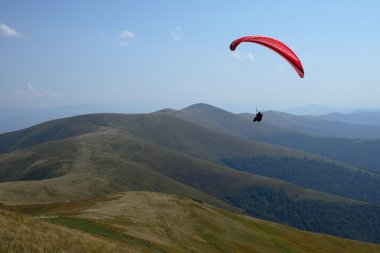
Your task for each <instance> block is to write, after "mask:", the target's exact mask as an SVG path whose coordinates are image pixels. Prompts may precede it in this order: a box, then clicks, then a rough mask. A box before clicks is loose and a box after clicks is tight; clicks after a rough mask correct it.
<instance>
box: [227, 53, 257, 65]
mask: <svg viewBox="0 0 380 253" xmlns="http://www.w3.org/2000/svg"><path fill="white" fill-rule="evenodd" d="M231 57H232V58H235V59H237V60H239V61H248V62H252V63H253V62H255V58H254V57H253V54H252V53H246V54H245V55H241V54H240V53H239V52H236V51H234V52H232V54H231Z"/></svg>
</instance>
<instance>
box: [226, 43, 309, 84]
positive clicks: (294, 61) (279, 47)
mask: <svg viewBox="0 0 380 253" xmlns="http://www.w3.org/2000/svg"><path fill="white" fill-rule="evenodd" d="M242 42H252V43H257V44H260V45H263V46H265V47H268V48H270V49H272V50H273V51H275V52H276V53H278V54H279V55H281V56H282V57H283V58H284V59H285V60H287V61H288V62H289V63H290V64H291V65H292V66H293V68H294V69H295V70H296V71H297V73H298V75H299V76H300V77H301V78H303V77H304V74H305V73H304V70H303V67H302V63H301V61H300V60H299V59H298V57H297V55H296V54H295V53H294V52H293V51H292V50H291V49H290V48H289V47H287V46H286V45H285V44H284V43H282V42H281V41H278V40H275V39H272V38H268V37H264V36H246V37H242V38H239V39H237V40H234V41H233V42H232V43H231V45H230V49H231V51H234V50H235V49H236V47H237V46H238V45H239V44H240V43H242Z"/></svg>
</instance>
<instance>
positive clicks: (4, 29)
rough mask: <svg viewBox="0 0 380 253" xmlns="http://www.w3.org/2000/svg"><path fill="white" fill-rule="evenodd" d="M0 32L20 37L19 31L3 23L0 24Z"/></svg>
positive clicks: (8, 35)
mask: <svg viewBox="0 0 380 253" xmlns="http://www.w3.org/2000/svg"><path fill="white" fill-rule="evenodd" d="M0 34H1V35H3V36H6V37H21V33H19V32H18V31H16V29H14V28H12V27H9V26H7V25H6V24H4V23H1V24H0Z"/></svg>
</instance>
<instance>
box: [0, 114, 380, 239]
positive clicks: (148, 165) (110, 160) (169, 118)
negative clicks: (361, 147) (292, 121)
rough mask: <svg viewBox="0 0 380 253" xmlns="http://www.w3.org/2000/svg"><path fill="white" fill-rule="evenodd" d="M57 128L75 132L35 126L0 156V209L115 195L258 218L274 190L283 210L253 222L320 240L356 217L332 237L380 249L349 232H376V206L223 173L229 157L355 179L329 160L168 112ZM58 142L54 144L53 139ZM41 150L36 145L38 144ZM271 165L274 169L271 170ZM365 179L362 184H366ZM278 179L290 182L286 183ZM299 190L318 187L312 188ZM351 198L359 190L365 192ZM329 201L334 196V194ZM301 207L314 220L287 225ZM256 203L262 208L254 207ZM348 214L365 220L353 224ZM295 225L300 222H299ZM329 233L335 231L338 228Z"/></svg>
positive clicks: (89, 118)
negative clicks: (172, 200)
mask: <svg viewBox="0 0 380 253" xmlns="http://www.w3.org/2000/svg"><path fill="white" fill-rule="evenodd" d="M59 122H60V123H59ZM59 122H58V123H57V122H55V123H54V127H53V128H54V129H56V128H62V129H65V131H66V132H70V133H74V134H71V135H72V136H73V137H70V138H67V136H66V137H64V136H63V135H60V134H57V132H56V131H49V128H47V129H46V125H42V126H44V127H42V128H41V126H40V127H36V128H33V129H34V130H33V133H38V134H37V135H33V134H31V133H29V132H27V133H24V134H25V135H26V136H28V138H24V139H23V140H22V141H20V142H18V145H20V147H21V146H25V145H26V146H27V145H29V146H30V148H25V149H21V150H17V151H14V152H12V153H6V154H2V155H1V156H0V171H1V172H2V173H1V175H2V176H1V180H2V181H3V182H4V183H1V184H0V200H1V201H2V202H5V203H38V202H42V203H46V202H54V201H67V200H74V199H83V198H88V197H93V196H100V195H102V194H105V193H112V192H118V191H126V190H150V191H159V192H167V193H174V194H178V195H185V196H190V197H194V198H197V199H201V200H202V201H205V202H207V203H212V204H214V205H218V206H221V207H225V208H228V205H227V204H226V203H225V202H228V203H229V204H231V205H235V206H236V207H239V208H241V209H243V210H244V211H246V212H249V213H252V214H255V215H257V216H258V215H259V214H260V213H268V212H270V211H271V210H270V209H271V208H269V207H272V206H271V205H272V204H273V203H272V202H273V201H272V199H273V197H277V195H278V192H281V193H283V194H285V196H280V200H281V201H283V202H284V201H285V202H284V205H283V206H284V207H285V208H279V210H278V211H276V212H275V213H274V214H270V215H267V216H260V217H264V218H266V219H271V220H276V221H278V222H283V223H287V224H290V225H293V226H297V227H299V228H302V229H309V230H313V231H322V232H326V233H331V231H330V230H329V229H330V228H329V226H330V225H329V223H328V222H325V223H324V221H327V220H328V219H337V218H340V217H343V218H344V219H353V222H352V223H353V224H354V225H353V226H352V228H351V230H350V231H348V232H346V231H345V230H344V229H340V230H339V229H338V230H334V234H337V235H341V236H346V237H350V238H357V239H359V238H360V239H362V240H369V241H380V238H379V234H380V233H377V231H376V230H374V229H372V227H370V226H368V228H367V229H368V231H366V233H368V234H366V237H365V238H364V239H363V238H362V237H358V235H357V233H356V232H355V230H359V228H361V227H363V225H361V224H366V223H367V222H368V221H371V220H372V221H373V224H374V225H375V226H377V225H378V224H380V223H379V222H380V221H379V219H378V216H379V215H378V214H376V210H377V207H376V206H366V205H362V204H360V203H358V202H353V201H349V200H346V199H343V198H339V197H335V196H332V195H328V194H325V193H322V192H318V191H313V190H308V189H305V188H302V187H298V186H295V185H293V184H289V183H285V182H283V181H279V180H273V179H269V178H265V177H260V176H255V175H253V174H249V173H243V172H239V171H237V170H232V169H229V168H226V167H225V166H224V165H225V164H227V163H226V161H233V160H234V159H236V158H238V159H258V160H257V161H260V159H264V158H265V159H267V161H269V162H272V161H276V159H277V160H278V159H288V160H289V161H290V162H288V165H287V166H288V168H289V169H290V168H292V166H295V165H297V166H298V165H300V164H301V165H302V163H304V164H306V165H302V166H301V169H303V167H304V170H310V172H313V171H312V170H311V169H313V168H312V167H308V164H311V162H314V165H315V164H316V165H318V166H322V167H323V166H326V164H327V165H334V166H336V167H337V168H338V169H339V170H340V171H341V172H347V171H351V172H355V171H358V170H357V169H355V168H346V167H344V166H343V165H340V164H337V163H334V162H332V161H327V160H324V159H321V158H318V157H315V156H312V155H308V154H305V153H301V152H296V151H294V150H290V149H284V148H279V147H276V146H273V145H268V144H264V143H260V142H256V141H251V140H248V139H246V138H243V137H242V136H237V135H232V134H226V133H222V132H220V131H212V130H210V129H206V128H205V127H201V126H199V125H196V124H192V123H189V122H187V121H184V120H183V119H180V118H177V117H175V116H173V115H167V113H165V112H164V113H163V112H160V113H154V114H148V115H121V114H95V115H84V116H79V117H73V118H68V119H62V120H59ZM77 122H79V123H80V125H81V126H82V128H80V129H81V131H82V132H80V131H79V132H75V131H69V130H68V129H71V128H72V127H76V126H77V125H76V123H77ZM86 122H87V124H88V125H86ZM47 124H51V122H48V123H47ZM38 129H40V130H38ZM44 131H48V132H49V133H50V137H48V136H47V135H44V136H45V138H44V139H42V140H41V139H39V138H37V137H36V136H40V135H41V134H42V133H43V132H44ZM80 133H81V134H80ZM60 138H61V140H56V139H60ZM62 138H64V139H62ZM31 140H33V141H31ZM54 140H55V141H54ZM38 143H42V144H39V145H36V144H38ZM17 157H20V160H19V159H18V158H17ZM235 161H236V160H235ZM240 161H241V160H240ZM229 165H230V164H229ZM230 166H233V165H230ZM277 167H279V166H273V168H277ZM239 169H241V168H239ZM264 171H265V168H264ZM271 171H272V169H271ZM285 171H286V170H285ZM289 171H291V172H294V171H295V170H291V169H290V170H289ZM363 173H364V174H365V175H366V176H367V178H369V177H371V176H372V175H371V174H370V173H367V174H366V173H365V172H363ZM296 174H297V173H296ZM307 174H308V173H306V175H307ZM321 178H322V179H323V177H311V179H313V180H314V179H318V180H319V179H321ZM283 179H284V180H289V181H290V179H289V178H286V177H284V178H283ZM293 179H294V178H293ZM301 179H302V180H303V181H304V179H303V178H301ZM5 181H6V182H5ZM311 182H312V183H313V181H311ZM356 182H357V181H356ZM293 183H298V182H293ZM331 185H332V187H330V188H327V189H325V188H321V190H325V191H330V192H333V191H332V190H333V189H335V188H334V187H336V185H338V186H339V184H335V183H334V181H332V183H331ZM305 186H307V187H315V188H317V187H320V186H318V185H317V186H316V185H313V184H311V183H310V184H308V185H305ZM352 188H354V187H352ZM257 189H259V190H262V189H265V190H264V192H263V193H262V195H260V196H259V198H258V199H257V198H255V197H256V196H253V195H249V194H248V195H247V193H250V192H252V191H253V192H255V191H256V190H257ZM354 190H356V191H357V192H360V191H363V190H364V192H365V191H367V188H365V187H364V188H363V187H360V188H358V189H354ZM333 193H335V194H341V192H339V191H337V192H333ZM346 196H348V197H352V196H355V195H353V194H351V195H346ZM365 196H367V195H365ZM374 196H376V195H374ZM360 198H362V199H365V198H364V197H360V196H359V197H358V199H360ZM306 200H308V201H309V202H308V205H311V208H312V210H313V212H312V214H313V215H312V216H309V214H310V213H311V212H309V213H308V212H301V213H299V215H298V217H293V216H292V217H291V218H289V219H288V218H287V216H286V214H287V213H294V212H295V211H296V210H297V209H298V208H299V207H300V205H301V207H302V205H304V203H305V202H302V201H306ZM222 201H225V202H222ZM321 202H322V204H321ZM259 203H263V204H260V205H258V204H259ZM329 203H333V204H334V205H329ZM252 205H253V206H252ZM275 207H276V205H275ZM278 207H279V205H278ZM342 207H343V208H342ZM351 207H354V208H353V209H352V208H351ZM272 209H273V208H272ZM305 210H306V209H305ZM337 210H338V211H337ZM322 211H323V212H322ZM318 213H323V214H324V215H325V216H326V217H321V216H320V215H317V214H318ZM350 213H353V214H356V213H360V214H365V215H367V216H360V215H357V217H355V215H354V216H352V215H351V214H350ZM306 217H307V219H306ZM305 219H306V220H305ZM300 220H305V222H301V223H300V222H299V221H300ZM317 223H318V224H319V223H322V226H319V225H316V224H317ZM334 226H335V227H339V224H335V225H334ZM378 227H380V225H379V226H378ZM347 233H348V234H347Z"/></svg>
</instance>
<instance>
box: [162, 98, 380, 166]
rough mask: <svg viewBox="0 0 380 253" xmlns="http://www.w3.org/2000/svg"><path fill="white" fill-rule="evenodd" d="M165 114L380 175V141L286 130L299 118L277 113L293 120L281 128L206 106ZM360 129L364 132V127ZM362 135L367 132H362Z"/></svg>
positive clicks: (281, 122)
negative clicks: (287, 126) (328, 136)
mask: <svg viewBox="0 0 380 253" xmlns="http://www.w3.org/2000/svg"><path fill="white" fill-rule="evenodd" d="M161 113H167V114H170V115H173V116H176V117H179V118H181V119H184V120H186V121H189V122H192V123H195V124H198V125H201V126H203V127H207V128H209V129H213V130H217V131H224V132H225V133H229V134H235V135H239V136H243V137H246V138H249V139H254V140H258V141H263V142H266V143H270V144H273V145H279V146H283V147H288V148H293V149H297V150H302V151H305V152H308V153H312V154H315V155H318V156H321V157H326V158H329V159H333V160H336V161H340V162H343V163H346V164H349V165H352V166H355V167H358V168H362V169H367V170H371V171H375V172H380V167H379V164H380V154H379V151H380V140H354V139H345V138H327V137H320V136H316V135H312V134H307V133H303V132H300V131H299V130H297V131H296V129H288V128H286V127H285V126H286V125H289V124H292V121H295V122H297V124H300V118H299V117H297V116H293V115H289V114H282V113H274V114H280V115H283V116H284V115H285V116H289V117H285V118H284V117H282V118H280V119H279V120H278V122H277V123H276V124H278V125H272V124H270V123H268V122H267V120H266V116H265V119H264V121H263V122H261V123H260V124H252V115H250V114H245V115H236V114H233V113H230V112H227V111H224V110H221V109H219V108H216V107H213V106H210V105H206V104H196V105H193V106H189V107H187V108H185V109H183V110H181V111H175V112H173V111H169V112H161ZM301 119H302V117H301ZM288 121H290V122H288ZM309 121H310V120H309ZM281 126H282V127H281ZM357 127H359V130H360V129H361V128H360V127H361V126H357ZM337 131H338V130H337ZM359 132H362V133H365V132H366V131H364V129H361V130H360V131H359Z"/></svg>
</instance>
